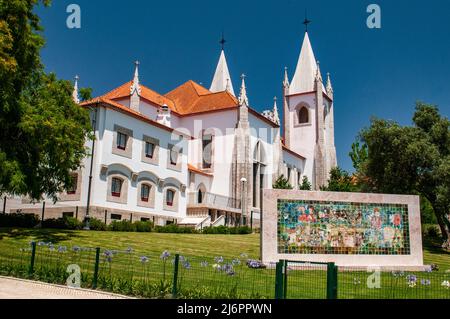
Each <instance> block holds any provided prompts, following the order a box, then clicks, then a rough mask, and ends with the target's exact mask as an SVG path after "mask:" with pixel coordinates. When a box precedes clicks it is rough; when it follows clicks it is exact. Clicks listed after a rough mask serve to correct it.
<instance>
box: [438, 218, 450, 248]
mask: <svg viewBox="0 0 450 319" xmlns="http://www.w3.org/2000/svg"><path fill="white" fill-rule="evenodd" d="M435 212H436V213H437V214H436V217H437V221H438V224H439V228H440V229H441V234H442V239H443V240H444V243H443V244H442V248H444V249H450V231H449V228H448V227H447V223H448V221H446V220H445V218H446V217H445V215H444V214H439V213H438V212H437V211H436V210H435Z"/></svg>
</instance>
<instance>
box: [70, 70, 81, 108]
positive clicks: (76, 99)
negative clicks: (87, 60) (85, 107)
mask: <svg viewBox="0 0 450 319" xmlns="http://www.w3.org/2000/svg"><path fill="white" fill-rule="evenodd" d="M79 79H80V77H79V76H78V75H75V84H74V86H73V93H72V98H73V101H74V102H75V103H77V104H79V103H80V98H79V94H78V80H79Z"/></svg>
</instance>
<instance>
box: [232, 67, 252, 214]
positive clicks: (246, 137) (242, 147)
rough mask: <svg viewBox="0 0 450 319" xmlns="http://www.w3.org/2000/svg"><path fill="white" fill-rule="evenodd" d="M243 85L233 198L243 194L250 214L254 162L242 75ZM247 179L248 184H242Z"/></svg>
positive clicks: (237, 132) (238, 123)
mask: <svg viewBox="0 0 450 319" xmlns="http://www.w3.org/2000/svg"><path fill="white" fill-rule="evenodd" d="M241 78H242V84H241V90H240V94H239V99H238V100H239V112H238V122H237V125H236V130H235V136H234V148H233V164H232V176H233V177H232V190H231V191H232V197H233V198H241V196H242V194H245V196H243V198H244V203H242V205H243V207H244V211H245V213H246V214H247V216H246V218H247V220H248V218H249V217H248V214H249V213H250V211H251V209H252V204H253V198H252V194H253V188H252V187H253V186H252V183H251V182H250V181H251V180H252V179H251V178H252V175H251V172H252V161H251V155H250V153H251V152H250V123H249V120H248V106H249V105H248V97H247V88H246V86H245V75H244V74H242V76H241ZM243 179H245V180H246V181H247V182H246V183H243V182H241V181H242V180H243Z"/></svg>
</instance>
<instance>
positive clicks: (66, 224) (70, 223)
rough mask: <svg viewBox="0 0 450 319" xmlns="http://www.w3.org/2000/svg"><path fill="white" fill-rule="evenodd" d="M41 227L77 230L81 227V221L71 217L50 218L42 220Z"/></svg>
mask: <svg viewBox="0 0 450 319" xmlns="http://www.w3.org/2000/svg"><path fill="white" fill-rule="evenodd" d="M42 227H43V228H52V229H69V230H79V229H81V228H83V223H82V222H80V221H79V220H78V219H76V218H73V217H63V218H52V219H46V220H44V222H43V223H42Z"/></svg>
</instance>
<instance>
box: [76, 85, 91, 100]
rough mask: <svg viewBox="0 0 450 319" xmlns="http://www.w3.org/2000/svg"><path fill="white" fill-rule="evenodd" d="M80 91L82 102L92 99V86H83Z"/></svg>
mask: <svg viewBox="0 0 450 319" xmlns="http://www.w3.org/2000/svg"><path fill="white" fill-rule="evenodd" d="M79 93H80V99H81V101H82V102H83V101H88V100H90V99H92V88H81V89H80V90H79Z"/></svg>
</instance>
